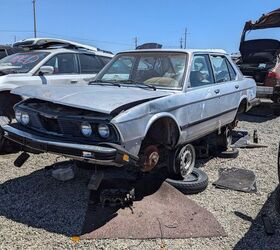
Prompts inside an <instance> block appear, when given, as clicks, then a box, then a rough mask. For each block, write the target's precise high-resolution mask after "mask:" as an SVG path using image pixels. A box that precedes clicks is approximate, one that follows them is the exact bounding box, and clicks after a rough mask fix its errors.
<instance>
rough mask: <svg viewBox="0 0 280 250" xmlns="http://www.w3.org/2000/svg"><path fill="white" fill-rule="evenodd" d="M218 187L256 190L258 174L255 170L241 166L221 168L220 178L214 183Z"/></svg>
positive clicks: (244, 190) (248, 190)
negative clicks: (256, 174)
mask: <svg viewBox="0 0 280 250" xmlns="http://www.w3.org/2000/svg"><path fill="white" fill-rule="evenodd" d="M213 185H214V186H216V187H217V188H222V189H231V190H236V191H241V192H246V193H252V192H256V191H257V188H256V176H255V174H254V172H253V171H251V170H247V169H240V168H231V169H225V168H221V169H219V179H218V180H217V181H215V182H214V183H213Z"/></svg>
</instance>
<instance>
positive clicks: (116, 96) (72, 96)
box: [12, 85, 172, 114]
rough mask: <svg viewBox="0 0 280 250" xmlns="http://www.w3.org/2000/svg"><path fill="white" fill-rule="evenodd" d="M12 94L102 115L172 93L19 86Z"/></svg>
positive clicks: (99, 88) (130, 88)
mask: <svg viewBox="0 0 280 250" xmlns="http://www.w3.org/2000/svg"><path fill="white" fill-rule="evenodd" d="M12 93H13V94H16V95H20V96H24V97H28V98H36V99H40V100H45V101H49V102H53V103H57V104H62V105H66V106H70V107H75V108H81V109H86V110H91V111H96V112H101V113H106V114H111V113H113V112H120V111H122V110H126V109H128V108H130V107H133V106H135V105H137V104H140V103H143V102H146V101H149V100H153V99H156V98H159V97H163V96H167V95H170V94H172V92H171V91H161V90H156V91H154V90H152V89H147V88H145V89H142V88H136V87H117V86H98V85H76V86H69V85H63V86H62V85H59V86H31V85H29V86H23V87H19V88H16V89H14V90H12Z"/></svg>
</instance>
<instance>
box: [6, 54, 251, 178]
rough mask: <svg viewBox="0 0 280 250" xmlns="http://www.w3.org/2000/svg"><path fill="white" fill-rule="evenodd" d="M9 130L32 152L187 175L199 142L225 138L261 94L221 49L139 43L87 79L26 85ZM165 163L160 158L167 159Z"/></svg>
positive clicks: (20, 91) (8, 133) (18, 91)
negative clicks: (75, 82)
mask: <svg viewBox="0 0 280 250" xmlns="http://www.w3.org/2000/svg"><path fill="white" fill-rule="evenodd" d="M13 94H17V95H21V96H26V97H29V98H28V99H27V100H26V101H23V102H21V103H19V104H18V105H16V106H15V114H16V119H17V123H14V124H10V125H6V126H3V129H4V131H5V137H6V138H8V139H10V140H12V141H15V142H17V143H19V144H21V145H22V146H23V148H24V149H25V150H30V149H31V150H32V152H34V153H41V152H52V153H55V154H59V155H64V156H67V157H70V158H72V159H75V160H78V161H85V162H89V163H95V164H99V165H113V166H117V167H121V166H124V165H128V164H129V165H134V166H137V167H139V168H140V169H142V170H143V171H150V170H152V169H153V168H154V167H155V166H156V165H157V164H158V163H159V162H166V161H169V163H168V164H167V165H168V166H169V169H170V171H171V173H172V174H176V175H180V176H182V177H185V176H187V175H188V174H190V173H191V172H192V169H193V167H194V163H195V150H194V147H193V145H192V144H193V142H195V141H197V140H198V139H200V138H202V137H204V136H206V135H208V134H210V133H213V132H217V134H220V136H223V138H224V139H225V140H224V141H225V144H226V143H227V142H226V141H227V134H228V133H227V132H226V131H229V130H231V129H232V128H233V127H234V124H235V121H236V116H237V114H238V113H239V112H246V111H247V110H248V109H250V107H251V106H252V104H253V103H254V101H255V96H256V83H255V81H254V80H253V79H249V78H244V77H243V75H242V73H240V71H239V69H238V68H237V67H236V65H235V64H234V63H233V62H232V60H231V58H230V56H228V55H227V54H226V53H225V52H224V51H222V50H161V49H157V50H156V49H153V50H138V51H137V50H136V51H129V52H122V53H119V54H117V55H116V56H115V57H114V58H113V60H112V61H111V62H110V63H109V64H107V66H106V67H105V68H104V69H103V70H102V71H101V72H100V73H99V74H98V75H97V77H96V79H95V81H93V82H91V83H90V84H89V85H88V86H77V85H76V86H62V85H60V86H38V87H37V86H36V87H35V86H25V87H20V88H17V89H15V90H13ZM161 165H162V164H161Z"/></svg>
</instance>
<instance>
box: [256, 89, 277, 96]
mask: <svg viewBox="0 0 280 250" xmlns="http://www.w3.org/2000/svg"><path fill="white" fill-rule="evenodd" d="M273 92H274V88H273V87H266V86H257V96H258V97H267V96H272V95H273Z"/></svg>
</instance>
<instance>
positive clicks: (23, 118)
mask: <svg viewBox="0 0 280 250" xmlns="http://www.w3.org/2000/svg"><path fill="white" fill-rule="evenodd" d="M29 121H30V118H29V115H28V114H27V113H22V114H21V123H22V124H23V125H27V124H28V123H29Z"/></svg>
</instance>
